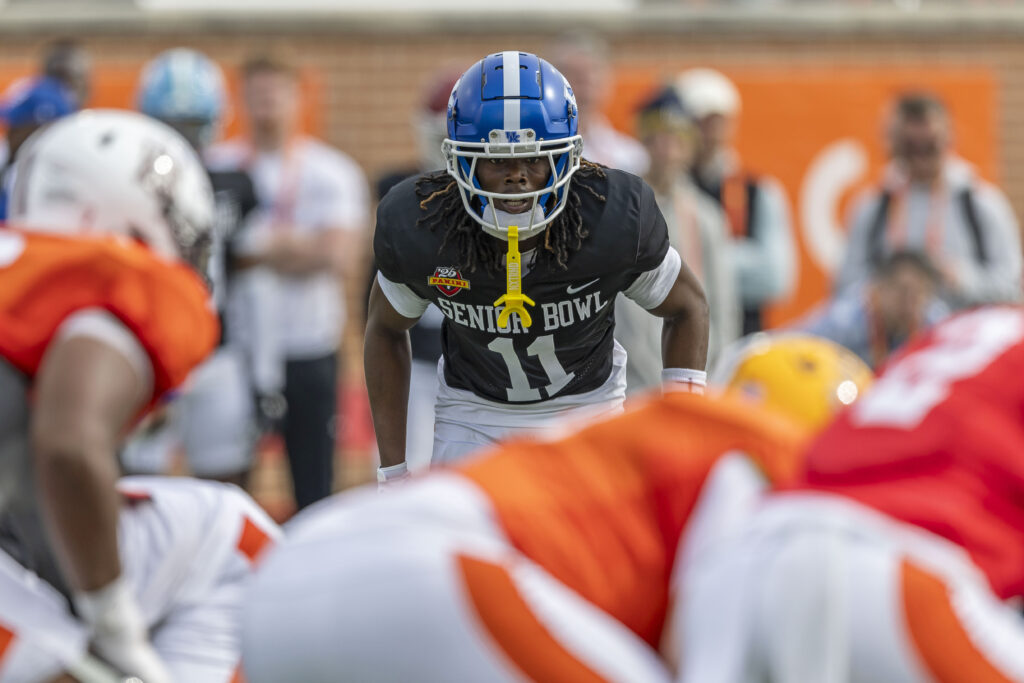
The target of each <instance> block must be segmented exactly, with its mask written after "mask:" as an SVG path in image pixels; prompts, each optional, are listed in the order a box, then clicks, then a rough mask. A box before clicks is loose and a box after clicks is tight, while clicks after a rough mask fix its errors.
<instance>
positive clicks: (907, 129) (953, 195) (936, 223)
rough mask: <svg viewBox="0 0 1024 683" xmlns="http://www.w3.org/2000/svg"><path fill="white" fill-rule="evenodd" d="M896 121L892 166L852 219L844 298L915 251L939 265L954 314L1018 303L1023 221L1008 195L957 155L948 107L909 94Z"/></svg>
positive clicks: (842, 276) (891, 134) (841, 285)
mask: <svg viewBox="0 0 1024 683" xmlns="http://www.w3.org/2000/svg"><path fill="white" fill-rule="evenodd" d="M889 117H890V118H889V122H888V131H887V132H888V143H889V153H890V156H891V162H890V163H889V165H888V167H887V168H886V169H885V173H884V176H883V178H882V181H881V183H880V184H879V185H878V187H876V188H874V189H872V190H869V191H868V192H867V193H866V194H865V195H864V196H862V197H861V198H860V199H859V201H857V202H856V203H855V205H854V208H853V211H852V212H851V216H850V220H849V225H848V233H847V234H848V235H849V237H848V242H847V249H846V257H845V259H844V262H843V264H842V267H841V268H840V271H839V276H838V278H837V281H836V288H837V290H842V289H845V288H847V287H850V286H852V285H854V284H855V283H857V282H859V281H862V280H865V279H866V278H867V277H868V275H869V273H870V272H871V270H872V269H873V267H875V266H877V264H879V263H880V262H881V261H882V260H883V258H884V257H885V255H886V254H889V253H891V252H893V251H895V250H907V249H909V250H914V251H919V252H921V253H923V254H927V255H928V256H929V258H930V259H931V260H932V261H933V262H934V263H935V265H936V267H937V268H938V270H939V272H940V273H941V275H942V291H943V294H944V295H945V296H946V297H947V299H948V300H949V301H950V303H951V304H952V305H953V306H954V307H962V306H971V305H974V304H981V303H991V302H998V301H1016V300H1017V299H1019V297H1020V286H1021V245H1020V233H1019V231H1018V226H1017V219H1016V217H1015V216H1014V215H1013V210H1012V209H1011V208H1010V205H1009V202H1008V201H1007V200H1006V197H1005V196H1004V195H1003V193H1002V192H1001V191H1000V190H999V189H998V188H997V187H995V186H994V185H992V184H990V183H987V182H985V181H984V180H982V179H981V178H979V177H978V176H977V174H976V172H975V170H974V169H973V167H971V166H970V165H969V164H968V163H967V162H965V161H964V160H962V159H960V158H958V157H956V156H955V155H954V154H953V153H952V151H951V147H952V130H951V123H950V119H949V114H948V112H947V111H946V107H945V105H943V103H942V102H941V101H940V100H939V99H938V98H937V97H935V96H934V95H931V94H927V93H908V94H905V95H902V96H900V97H899V98H898V99H897V100H896V102H895V104H894V106H893V108H892V111H891V113H890V115H889Z"/></svg>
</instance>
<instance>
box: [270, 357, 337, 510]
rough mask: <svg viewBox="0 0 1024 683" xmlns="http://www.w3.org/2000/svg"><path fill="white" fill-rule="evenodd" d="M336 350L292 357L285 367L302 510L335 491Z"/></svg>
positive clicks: (290, 442) (288, 440)
mask: <svg viewBox="0 0 1024 683" xmlns="http://www.w3.org/2000/svg"><path fill="white" fill-rule="evenodd" d="M337 377H338V354H336V353H332V354H331V355H329V356H325V357H323V358H314V359H312V360H289V361H287V362H286V363H285V369H284V398H285V400H286V401H287V402H288V412H287V414H286V415H285V419H284V430H283V432H284V445H285V449H286V450H287V451H288V465H289V467H290V468H291V472H292V487H293V489H294V491H295V505H296V506H297V507H298V509H300V510H301V509H302V508H304V507H306V506H307V505H311V504H313V503H315V502H316V501H318V500H320V499H321V498H326V497H327V496H329V495H331V487H332V485H333V483H334V443H335V440H336V437H337V433H338V426H337V424H336V422H337V412H338V383H337Z"/></svg>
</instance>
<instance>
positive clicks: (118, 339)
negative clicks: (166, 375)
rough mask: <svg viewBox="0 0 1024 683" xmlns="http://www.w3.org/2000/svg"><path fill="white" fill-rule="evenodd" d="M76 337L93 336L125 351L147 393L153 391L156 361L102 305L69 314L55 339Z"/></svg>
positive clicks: (125, 356)
mask: <svg viewBox="0 0 1024 683" xmlns="http://www.w3.org/2000/svg"><path fill="white" fill-rule="evenodd" d="M73 337H89V338H91V339H95V340H96V341H99V342H102V343H104V344H106V345H107V346H109V347H111V348H112V349H114V350H115V351H117V352H118V353H119V354H121V355H122V356H123V357H124V359H125V360H126V361H127V362H128V364H129V365H130V366H131V367H132V369H133V370H135V374H136V375H137V376H138V378H139V381H140V382H141V383H142V389H143V391H144V393H145V394H146V395H147V396H151V395H152V394H153V362H152V361H151V360H150V358H149V354H148V353H146V350H145V349H144V348H142V344H141V343H140V342H139V340H138V338H136V336H135V335H134V334H132V332H131V330H129V329H128V328H127V327H125V325H124V323H122V322H121V321H120V320H118V319H117V318H116V317H115V316H114V315H113V314H111V313H109V312H107V311H105V310H103V309H101V308H86V309H82V310H80V311H76V312H75V313H72V314H71V315H70V316H68V317H67V318H66V319H65V320H64V322H63V323H61V326H60V329H58V330H57V334H56V336H55V337H54V341H57V340H63V339H71V338H73Z"/></svg>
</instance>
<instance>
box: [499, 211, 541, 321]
mask: <svg viewBox="0 0 1024 683" xmlns="http://www.w3.org/2000/svg"><path fill="white" fill-rule="evenodd" d="M505 289H506V292H505V293H504V294H502V295H501V296H500V297H498V300H497V301H495V302H494V305H495V306H500V305H501V304H505V308H503V309H502V310H501V313H499V314H498V327H506V326H507V325H508V319H509V316H511V315H512V314H513V313H518V314H519V321H520V322H521V323H522V324H523V327H529V326H530V324H531V323H532V320H531V319H530V314H529V313H527V312H526V306H524V305H523V304H524V303H526V304H530V305H531V306H536V305H537V304H535V303H533V299H531V298H530V297H528V296H526V295H525V294H523V277H522V259H521V258H520V256H519V226H518V225H510V226H508V257H507V258H506V259H505Z"/></svg>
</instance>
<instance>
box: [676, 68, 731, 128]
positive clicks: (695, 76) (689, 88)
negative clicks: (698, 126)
mask: <svg viewBox="0 0 1024 683" xmlns="http://www.w3.org/2000/svg"><path fill="white" fill-rule="evenodd" d="M675 89H676V91H677V92H678V94H679V99H680V100H681V101H682V103H683V106H684V107H686V110H687V111H688V112H690V114H692V115H693V116H694V117H696V118H698V119H699V118H703V117H705V116H708V115H709V114H724V115H726V116H732V115H733V114H736V113H737V112H738V111H739V110H740V93H739V91H738V90H737V89H736V86H735V85H733V83H732V81H730V80H729V79H728V78H726V77H725V75H723V74H722V73H720V72H718V71H715V70H714V69H705V68H698V69H688V70H686V71H684V72H682V73H681V74H679V76H678V77H677V78H676V81H675Z"/></svg>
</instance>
